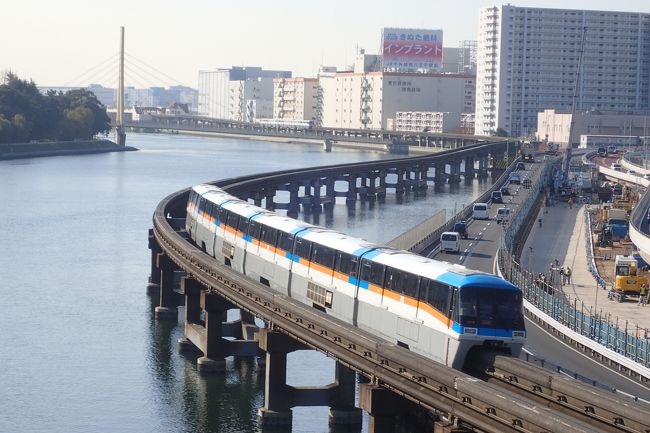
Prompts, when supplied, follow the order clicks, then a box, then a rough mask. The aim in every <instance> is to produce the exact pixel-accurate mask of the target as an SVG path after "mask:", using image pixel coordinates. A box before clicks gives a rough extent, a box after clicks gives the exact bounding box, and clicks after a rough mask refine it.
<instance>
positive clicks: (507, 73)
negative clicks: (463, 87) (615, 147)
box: [476, 5, 650, 136]
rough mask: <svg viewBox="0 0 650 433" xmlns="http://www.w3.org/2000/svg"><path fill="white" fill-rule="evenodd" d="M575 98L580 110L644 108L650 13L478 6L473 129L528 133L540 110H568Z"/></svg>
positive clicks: (649, 78)
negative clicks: (480, 7) (474, 124)
mask: <svg viewBox="0 0 650 433" xmlns="http://www.w3.org/2000/svg"><path fill="white" fill-rule="evenodd" d="M583 41H584V43H583ZM581 57H582V60H580V59H581ZM579 65H582V67H581V68H580V71H579ZM576 82H577V91H576ZM574 95H575V97H574ZM574 101H575V109H576V110H578V111H580V110H591V109H596V110H601V111H613V112H619V113H643V112H647V111H648V109H649V108H650V14H648V13H631V12H611V11H585V10H569V9H544V8H527V7H516V6H509V5H508V6H494V7H489V8H482V9H481V10H480V15H479V37H478V58H477V77H476V133H477V134H481V135H489V134H494V133H495V132H496V130H497V129H499V128H501V129H503V130H505V131H506V132H507V133H508V134H509V135H511V136H529V135H532V134H533V133H534V132H535V129H536V123H537V113H538V112H540V111H543V110H545V109H549V108H554V109H558V110H565V111H571V110H572V108H573V104H574Z"/></svg>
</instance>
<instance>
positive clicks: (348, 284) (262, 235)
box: [186, 185, 526, 369]
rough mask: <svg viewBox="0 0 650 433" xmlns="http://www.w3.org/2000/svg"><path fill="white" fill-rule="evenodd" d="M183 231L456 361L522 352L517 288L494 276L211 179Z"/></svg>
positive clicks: (329, 305)
mask: <svg viewBox="0 0 650 433" xmlns="http://www.w3.org/2000/svg"><path fill="white" fill-rule="evenodd" d="M186 230H187V232H188V233H189V234H190V237H191V238H192V240H193V241H194V242H195V243H196V245H197V246H199V247H200V248H201V249H202V250H203V251H204V252H206V253H207V254H209V255H211V256H212V257H214V258H215V259H217V260H218V261H219V262H221V263H223V264H225V265H227V266H231V267H232V268H233V269H235V270H237V271H238V272H241V273H243V274H245V275H247V276H248V277H250V278H252V279H254V280H255V281H258V282H261V283H262V284H265V285H267V286H269V288H270V289H272V290H275V291H277V292H279V293H282V294H285V295H287V296H290V297H291V298H293V299H296V300H297V301H299V302H302V303H304V304H306V305H309V306H312V307H314V308H316V309H318V310H320V311H323V312H325V313H326V314H328V315H331V316H334V317H336V318H338V319H341V320H343V321H345V322H348V323H350V324H352V325H354V326H357V327H359V328H361V329H364V330H369V331H372V332H374V333H375V334H377V335H378V336H381V337H382V338H384V339H387V340H389V341H392V342H394V343H396V344H398V345H401V346H404V347H407V348H408V349H410V350H412V351H414V352H417V353H420V354H422V355H424V356H427V357H428V358H431V359H434V360H436V361H438V362H440V363H443V364H446V365H448V366H451V367H454V368H457V369H460V368H462V367H463V363H464V361H465V358H466V356H467V354H468V353H469V351H470V349H472V348H477V349H481V348H486V347H487V348H491V349H497V350H502V351H505V352H509V353H511V354H512V355H514V356H518V355H519V352H520V351H521V348H522V346H523V344H524V342H525V338H526V330H525V327H524V319H523V307H522V293H521V290H520V289H519V288H517V287H516V286H514V285H512V284H510V283H509V282H507V281H505V280H503V279H501V278H498V277H496V276H494V275H489V274H485V273H482V272H477V271H470V270H468V269H466V268H465V267H463V266H459V265H453V264H450V263H447V262H439V261H435V260H431V259H428V258H425V257H422V256H418V255H415V254H412V253H409V252H407V251H400V250H394V249H391V248H388V247H384V246H381V245H378V244H373V243H370V242H367V241H365V240H362V239H358V238H353V237H351V236H347V235H345V234H342V233H339V232H336V231H333V230H328V229H325V228H322V227H318V226H313V225H311V224H307V223H304V222H300V221H297V220H295V219H292V218H288V217H285V216H281V215H278V214H276V213H274V212H270V211H267V210H264V209H261V208H259V207H257V206H254V205H252V204H250V203H248V202H245V201H242V200H239V199H238V198H236V197H233V196H231V195H229V194H228V193H226V192H224V191H223V190H221V189H219V188H217V187H215V186H212V185H198V186H195V187H194V188H192V191H191V192H190V198H189V200H188V204H187V217H186ZM475 350H476V349H475Z"/></svg>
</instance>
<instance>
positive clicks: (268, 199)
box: [264, 188, 275, 210]
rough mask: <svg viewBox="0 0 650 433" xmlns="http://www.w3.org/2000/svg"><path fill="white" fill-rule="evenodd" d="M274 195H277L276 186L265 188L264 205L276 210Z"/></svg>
mask: <svg viewBox="0 0 650 433" xmlns="http://www.w3.org/2000/svg"><path fill="white" fill-rule="evenodd" d="M273 197H275V188H267V189H265V190H264V207H265V208H266V209H268V210H275V203H274V202H273Z"/></svg>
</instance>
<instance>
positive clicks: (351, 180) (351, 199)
mask: <svg viewBox="0 0 650 433" xmlns="http://www.w3.org/2000/svg"><path fill="white" fill-rule="evenodd" d="M356 201H357V175H356V174H350V175H348V193H347V196H346V198H345V203H346V204H353V203H355V202H356Z"/></svg>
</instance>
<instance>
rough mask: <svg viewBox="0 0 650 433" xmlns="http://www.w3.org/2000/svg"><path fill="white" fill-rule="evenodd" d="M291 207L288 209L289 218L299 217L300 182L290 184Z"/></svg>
mask: <svg viewBox="0 0 650 433" xmlns="http://www.w3.org/2000/svg"><path fill="white" fill-rule="evenodd" d="M288 189H289V207H288V209H287V216H288V217H289V218H297V217H298V211H299V210H300V200H299V198H298V191H299V190H300V185H299V184H298V183H295V182H294V183H291V184H290V185H289V188H288Z"/></svg>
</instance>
